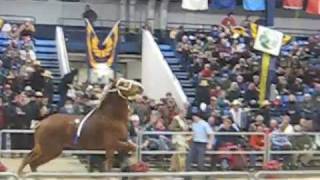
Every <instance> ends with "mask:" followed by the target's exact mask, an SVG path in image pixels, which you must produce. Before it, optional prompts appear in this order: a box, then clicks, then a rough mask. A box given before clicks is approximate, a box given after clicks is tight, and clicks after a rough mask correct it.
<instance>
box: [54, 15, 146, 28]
mask: <svg viewBox="0 0 320 180" xmlns="http://www.w3.org/2000/svg"><path fill="white" fill-rule="evenodd" d="M117 21H118V20H114V19H97V20H96V21H95V22H94V25H95V26H97V27H113V25H114V24H115V23H116V22H117ZM58 24H59V25H62V26H85V23H84V20H83V18H66V17H61V18H59V19H58ZM144 24H145V21H123V20H122V21H121V22H120V27H121V28H127V27H129V26H130V27H134V28H139V29H140V28H141V27H142V26H143V25H144Z"/></svg>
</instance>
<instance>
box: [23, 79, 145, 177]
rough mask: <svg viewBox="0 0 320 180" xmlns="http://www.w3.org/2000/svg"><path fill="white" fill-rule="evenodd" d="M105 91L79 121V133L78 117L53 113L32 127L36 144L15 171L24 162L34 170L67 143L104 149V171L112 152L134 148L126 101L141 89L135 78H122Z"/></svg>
mask: <svg viewBox="0 0 320 180" xmlns="http://www.w3.org/2000/svg"><path fill="white" fill-rule="evenodd" d="M105 91H106V92H104V95H103V98H102V100H101V102H100V105H99V106H98V107H97V108H95V109H94V110H92V111H91V112H90V113H89V114H88V115H87V116H86V117H84V118H83V120H82V121H84V120H85V121H84V123H80V126H82V125H83V126H82V128H81V129H82V130H81V132H80V131H78V129H79V128H80V126H79V120H80V119H81V117H79V116H75V115H66V114H54V115H51V116H49V117H48V118H46V119H44V120H42V121H41V122H40V123H39V125H38V126H37V127H36V129H35V133H34V144H35V145H34V147H33V149H32V151H31V152H30V153H29V154H28V155H27V156H26V157H25V158H24V159H23V161H22V164H21V165H20V167H19V169H18V174H22V172H23V169H24V167H25V166H26V165H29V166H30V168H31V171H33V172H34V171H36V170H37V168H38V167H39V166H40V165H42V164H45V163H47V162H49V161H50V160H52V159H54V158H56V157H58V156H59V155H60V154H61V152H62V151H63V148H64V147H66V146H69V147H70V146H71V147H79V148H81V149H85V150H105V151H106V159H107V160H106V164H105V166H106V170H111V168H112V165H113V156H114V152H115V151H121V152H129V151H135V148H136V146H135V144H132V143H130V142H128V113H129V109H128V100H129V99H130V98H133V97H135V96H136V95H138V94H141V93H142V92H143V88H142V86H141V85H140V84H139V83H137V82H135V81H131V80H126V79H122V78H121V79H119V80H117V81H115V82H113V83H112V85H111V87H109V88H108V89H107V90H105ZM77 132H78V133H79V132H80V133H79V134H78V133H77ZM76 135H78V142H77V143H76V145H75V143H74V139H75V136H76Z"/></svg>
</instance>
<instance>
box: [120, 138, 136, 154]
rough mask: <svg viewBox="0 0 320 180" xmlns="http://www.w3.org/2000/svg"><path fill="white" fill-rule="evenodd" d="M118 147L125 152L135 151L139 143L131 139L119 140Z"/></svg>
mask: <svg viewBox="0 0 320 180" xmlns="http://www.w3.org/2000/svg"><path fill="white" fill-rule="evenodd" d="M117 145H118V148H119V150H121V151H124V152H135V151H136V150H137V145H136V144H134V143H132V142H131V141H121V140H119V141H118V142H117Z"/></svg>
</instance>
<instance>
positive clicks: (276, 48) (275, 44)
mask: <svg viewBox="0 0 320 180" xmlns="http://www.w3.org/2000/svg"><path fill="white" fill-rule="evenodd" d="M282 38H283V33H282V32H280V31H276V30H273V29H270V28H267V27H264V26H259V28H258V34H257V37H256V40H255V43H254V49H256V50H259V51H262V52H264V53H268V54H272V55H274V56H279V53H280V49H281V46H282Z"/></svg>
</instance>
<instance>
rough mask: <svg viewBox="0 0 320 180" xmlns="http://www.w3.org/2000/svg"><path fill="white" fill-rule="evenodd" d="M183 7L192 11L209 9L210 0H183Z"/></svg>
mask: <svg viewBox="0 0 320 180" xmlns="http://www.w3.org/2000/svg"><path fill="white" fill-rule="evenodd" d="M181 7H182V9H186V10H192V11H199V10H208V0H182V5H181Z"/></svg>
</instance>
